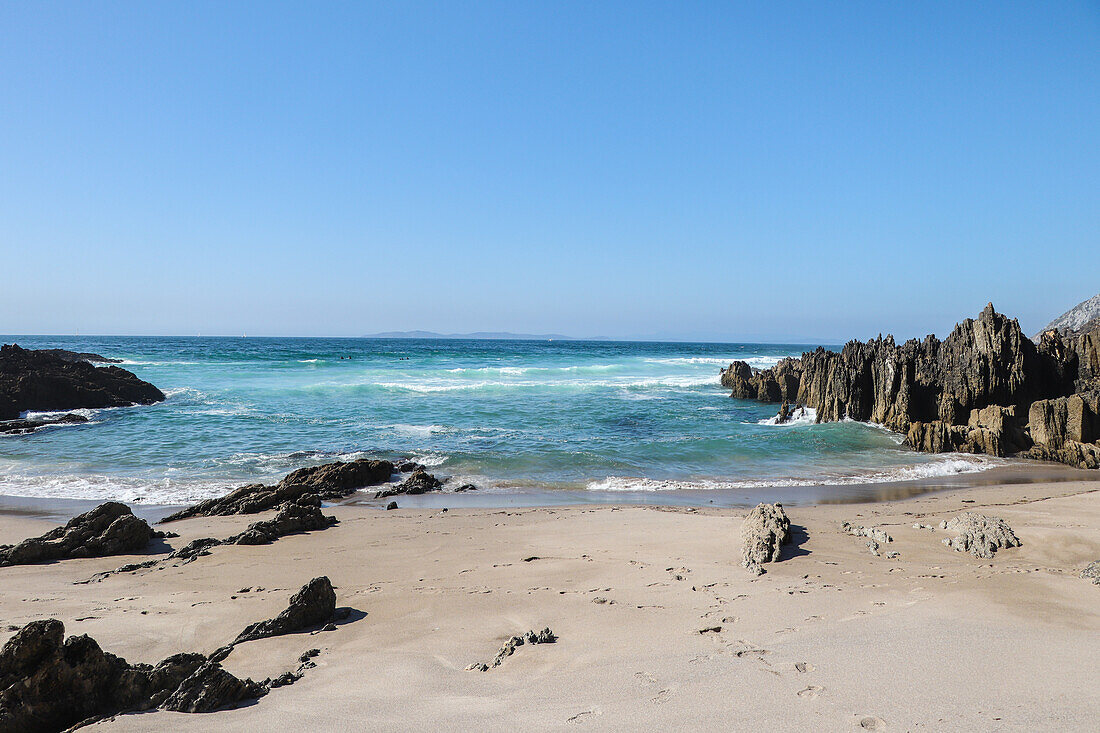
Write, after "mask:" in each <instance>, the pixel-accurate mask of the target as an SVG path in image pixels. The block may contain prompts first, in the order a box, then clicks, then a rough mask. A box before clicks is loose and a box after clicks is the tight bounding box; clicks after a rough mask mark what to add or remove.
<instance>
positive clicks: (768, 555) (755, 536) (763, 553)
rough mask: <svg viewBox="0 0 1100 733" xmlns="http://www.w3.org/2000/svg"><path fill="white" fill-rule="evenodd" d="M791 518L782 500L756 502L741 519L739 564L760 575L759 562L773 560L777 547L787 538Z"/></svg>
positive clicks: (788, 536)
mask: <svg viewBox="0 0 1100 733" xmlns="http://www.w3.org/2000/svg"><path fill="white" fill-rule="evenodd" d="M790 529H791V520H790V519H788V518H787V515H786V513H785V512H784V511H783V505H782V504H757V505H756V507H755V508H753V510H752V511H751V512H749V514H748V516H747V517H745V520H744V521H743V522H742V523H741V542H742V547H741V565H742V567H744V568H746V569H747V570H748V571H749V572H750V573H752V574H753V575H763V574H764V568H763V567H762V565H763V563H766V562H777V561H778V560H779V555H780V548H781V546H782V545H784V544H787V543H788V542H790V540H791V534H790Z"/></svg>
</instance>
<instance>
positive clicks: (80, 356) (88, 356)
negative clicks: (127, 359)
mask: <svg viewBox="0 0 1100 733" xmlns="http://www.w3.org/2000/svg"><path fill="white" fill-rule="evenodd" d="M38 353H39V354H50V355H51V356H56V357H57V358H58V359H64V360H65V361H92V362H96V363H99V364H121V363H122V359H111V358H108V357H106V356H100V355H99V354H93V353H91V352H88V351H69V350H67V349H38Z"/></svg>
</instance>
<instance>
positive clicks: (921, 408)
mask: <svg viewBox="0 0 1100 733" xmlns="http://www.w3.org/2000/svg"><path fill="white" fill-rule="evenodd" d="M721 383H722V385H723V386H725V387H727V388H729V389H730V390H731V395H730V396H731V397H734V398H738V399H752V400H757V401H761V402H776V403H781V405H780V420H782V418H783V416H784V415H789V414H791V413H792V412H793V410H792V406H794V408H793V409H798V407H800V406H803V405H804V406H806V407H809V408H812V409H813V410H814V411H815V412H816V420H817V422H833V421H838V420H843V419H852V420H857V421H860V422H871V423H877V424H880V425H883V426H885V427H886V428H888V429H890V430H893V431H896V432H899V433H902V434H904V435H905V436H906V443H907V444H908V445H909V446H911V447H913V448H915V449H917V450H921V451H925V452H929V453H944V452H963V453H981V454H988V455H993V456H1002V457H1005V456H1015V457H1020V458H1033V459H1039V460H1046V461H1055V462H1059V463H1065V464H1067V465H1070V466H1075V467H1079V468H1092V469H1095V468H1100V444H1098V443H1097V441H1098V440H1100V321H1092V322H1090V323H1089V324H1086V325H1085V326H1084V327H1083V328H1081V329H1080V330H1070V329H1063V330H1061V331H1060V330H1057V329H1051V330H1048V331H1044V332H1043V333H1042V334H1040V336H1039V338H1038V343H1035V342H1033V341H1032V340H1031V339H1029V338H1027V337H1026V336H1025V335H1024V334H1023V332H1022V331H1021V330H1020V325H1019V323H1018V322H1017V321H1016V320H1015V319H1009V318H1007V317H1006V316H1004V315H1002V314H1000V313H997V312H996V311H995V310H994V309H993V305H992V304H989V305H988V306H986V308H985V310H983V311H982V313H981V314H980V315H979V316H978V318H977V319H970V318H968V319H966V320H965V321H963V322H962V323H960V324H958V325H957V326H956V327H955V329H954V330H953V331H952V332H951V334H950V335H949V336H948V337H947V338H946V339H944V340H943V341H940V340H939V339H937V338H936V337H935V336H927V337H925V339H924V340H923V341H918V340H916V339H912V340H909V341H906V342H905V343H903V344H897V343H896V342H895V341H894V338H893V337H892V336H887V337H886V338H882V337H881V336H880V337H879V338H877V339H874V340H872V341H867V342H865V343H864V342H859V341H851V342H849V343H848V344H846V345H845V346H844V348H843V349H842V350H841V351H839V352H835V351H827V350H825V349H824V348H820V347H819V348H818V349H817V350H816V351H812V352H806V353H804V354H803V355H802V356H801V357H800V358H793V357H791V358H787V359H784V360H782V361H780V362H779V363H778V364H776V365H775V366H774V367H771V368H770V369H753V368H752V367H750V366H749V365H748V364H747V363H745V362H741V361H735V362H733V363H732V364H730V365H729V367H727V368H726V369H724V370H722V373H721Z"/></svg>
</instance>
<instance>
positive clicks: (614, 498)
mask: <svg viewBox="0 0 1100 733" xmlns="http://www.w3.org/2000/svg"><path fill="white" fill-rule="evenodd" d="M1095 480H1098V479H1097V477H1096V473H1095V472H1094V471H1089V470H1084V469H1078V468H1072V467H1069V466H1062V465H1059V464H1050V463H1043V462H1038V461H1035V462H1031V461H1028V462H1018V463H1012V464H1010V465H1004V466H993V467H991V468H987V469H984V470H981V471H974V472H970V473H960V474H952V475H947V476H936V477H931V478H921V479H913V480H910V481H883V482H872V483H862V484H861V483H851V484H812V485H807V486H779V487H774V488H772V489H769V488H766V487H759V488H753V489H751V490H749V491H751V495H748V494H746V493H745V491H746V490H743V489H668V490H653V491H600V492H596V491H587V490H570V489H544V490H539V489H481V490H479V491H470V492H463V493H456V492H448V491H442V492H429V493H426V494H420V495H401V496H397V497H392V499H396V500H397V502H398V504H399V505H400V506H401V507H402V508H418V509H442V508H448V509H460V508H466V509H505V508H549V507H591V506H652V507H670V508H675V507H682V508H689V507H694V508H705V507H717V508H731V509H742V508H751V507H752V506H755V505H756V504H757V503H760V502H766V503H769V502H775V501H777V500H779V501H780V503H783V504H784V506H791V507H794V506H797V507H808V506H819V505H830V504H842V505H850V504H876V503H888V502H897V501H903V500H905V499H908V498H913V497H918V496H922V495H925V494H934V493H943V492H951V491H959V490H967V489H976V488H981V487H987V486H998V485H1000V486H1011V485H1018V484H1034V483H1064V482H1078V481H1086V482H1087V481H1095ZM235 488H237V486H227V487H226V489H225V492H224V493H225V494H228V493H229V492H230V491H233V490H234V489H235ZM378 488H380V487H370V488H367V489H363V490H361V491H359V492H356V493H355V494H353V495H351V496H349V497H348V498H346V499H343V500H341V501H338V502H332V503H326V505H325V506H326V508H328V507H332V506H341V505H356V506H365V507H371V508H382V507H384V506H385V505H386V504H388V503H389V501H391V500H392V499H391V498H387V499H384V500H383V499H375V498H374V492H375V491H376V490H377V489H378ZM769 492H771V494H769ZM791 492H802V493H804V494H805V499H804V500H799V499H796V500H791V499H790V496H789V494H790V493H791ZM830 494H833V495H832V496H830ZM223 495H224V494H223ZM104 501H108V500H107V499H61V498H55V497H34V496H18V495H7V494H0V516H24V517H28V518H33V519H43V520H52V521H58V522H62V523H63V522H65V521H67V520H68V519H69V518H71V517H73V516H76V515H77V514H80V513H81V512H86V511H88V510H90V509H93V508H95V507H96V506H98V505H99V504H102V503H103V502H104ZM123 503H125V504H126V505H127V506H129V507H130V508H131V509H132V510H133V512H134V514H135V515H137V516H139V517H141V518H142V519H145V520H146V521H148V522H149V523H150V524H153V523H155V522H158V521H160V520H161V519H163V518H164V517H166V516H168V515H169V514H171V513H172V512H174V511H176V510H178V509H181V508H183V507H185V506H187V505H186V504H178V503H175V504H153V503H146V502H123Z"/></svg>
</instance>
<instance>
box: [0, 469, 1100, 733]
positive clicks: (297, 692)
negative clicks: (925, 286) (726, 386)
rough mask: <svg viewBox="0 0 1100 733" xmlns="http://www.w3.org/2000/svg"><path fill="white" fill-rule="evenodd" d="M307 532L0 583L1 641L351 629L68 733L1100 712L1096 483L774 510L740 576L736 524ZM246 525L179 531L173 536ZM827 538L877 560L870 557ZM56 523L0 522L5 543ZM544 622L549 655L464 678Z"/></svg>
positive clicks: (465, 512) (553, 515)
mask: <svg viewBox="0 0 1100 733" xmlns="http://www.w3.org/2000/svg"><path fill="white" fill-rule="evenodd" d="M968 510H973V511H980V512H984V513H987V514H991V515H994V516H999V517H1002V518H1004V519H1005V520H1006V521H1007V522H1008V523H1009V524H1010V525H1011V526H1012V528H1013V529H1014V530H1015V532H1016V534H1017V536H1018V537H1019V538H1020V540H1021V541H1022V546H1021V547H1018V548H1008V549H1002V550H1001V551H999V552H998V553H997V555H996V557H995V558H994V559H993V560H981V559H978V558H975V557H973V556H971V555H969V554H964V553H960V552H955V551H953V550H951V549H949V548H948V547H945V546H944V545H943V544H942V542H941V540H942V539H943V538H945V537H947V536H948V533H947V532H945V531H942V530H940V529H939V528H938V527H939V522H940V521H941V520H943V519H948V518H951V517H953V516H955V515H957V514H958V513H960V512H962V511H968ZM329 513H331V514H335V515H336V516H337V517H339V519H340V523H339V524H338V525H337V526H335V527H333V528H331V529H328V530H326V531H322V532H314V533H310V534H303V535H294V536H288V537H285V538H283V539H281V540H279V541H278V542H276V543H274V544H272V545H268V546H257V547H244V546H225V547H217V548H214V550H213V553H212V554H211V555H210V556H207V557H201V558H199V559H198V560H196V561H195V562H192V563H189V564H186V565H182V566H178V567H176V566H172V565H170V564H168V565H161V566H158V567H154V568H151V569H147V570H142V571H138V572H135V573H129V574H119V575H112V576H109V577H107V578H105V579H103V580H101V581H99V582H91V583H86V584H82V583H80V582H79V581H85V580H88V579H89V578H91V577H92V576H93V575H94V574H95V573H97V572H100V571H104V570H110V569H113V568H116V567H118V566H120V565H122V564H124V563H126V562H133V561H137V560H142V559H147V558H146V557H143V556H132V557H131V556H123V557H113V558H97V559H86V560H69V561H64V562H59V563H54V564H49V565H38V566H22V567H9V568H4V570H3V577H4V582H3V585H2V590H0V617H2V618H3V619H4V623H5V626H4V630H3V638H5V639H6V638H7V637H8V636H10V633H11V628H10V627H9V626H8V625H12V626H20V625H22V624H25V623H27V622H29V621H32V620H35V619H42V618H48V617H54V618H58V619H60V620H62V621H63V622H64V623H65V626H66V633H67V634H89V635H91V636H92V637H94V638H95V639H96V640H97V641H98V642H99V643H100V644H101V645H102V647H103V648H104V649H105V650H107V651H110V652H113V653H115V654H119V655H121V656H123V657H125V658H126V659H127V660H129V661H131V662H150V663H155V662H156V661H158V660H160V659H161V658H163V657H165V656H167V655H170V654H173V653H176V652H183V651H202V652H205V653H209V652H211V651H213V650H214V649H216V648H218V647H219V646H221V645H222V644H224V643H226V642H228V641H229V640H231V639H232V638H233V637H235V636H236V635H237V633H238V632H239V631H240V630H241V629H242V628H244V627H245V626H246V625H247V624H249V623H251V622H253V621H257V620H261V619H264V618H268V617H271V616H273V615H275V614H277V613H278V612H279V611H280V610H282V609H283V608H284V607H285V606H286V603H287V600H288V598H289V596H290V595H291V594H292V593H293V592H294V591H296V590H297V589H298V588H299V587H300V586H301V585H302V584H304V583H306V582H307V581H309V580H310V579H311V578H313V577H315V576H319V575H327V576H328V577H329V578H331V580H332V583H333V585H334V586H335V587H336V593H337V603H338V604H339V605H341V606H350V607H352V608H353V609H355V610H356V611H357V613H353V614H352V615H351V616H350V617H349V618H348V619H347V620H346V621H343V622H341V623H339V624H338V626H337V628H336V630H334V631H320V632H314V633H300V634H293V635H289V636H282V637H276V638H271V639H264V640H260V641H255V642H249V643H247V644H243V645H241V646H240V647H238V648H237V650H236V651H234V652H233V654H232V655H231V656H230V657H229V658H228V659H227V660H226V661H225V663H224V664H225V667H226V668H227V669H228V670H230V671H231V672H233V673H235V674H237V675H239V676H246V675H247V676H251V677H252V678H253V679H263V678H265V677H269V676H270V677H273V676H277V675H278V674H280V673H282V672H284V671H287V670H290V669H294V668H295V666H296V664H297V659H298V657H299V655H301V654H302V653H303V652H305V651H306V650H309V649H311V648H318V649H320V650H321V653H320V655H319V656H318V657H316V659H315V660H314V661H316V663H317V667H316V668H314V669H310V670H308V671H306V673H305V676H304V677H303V678H302V679H301V680H299V681H298V682H297V683H295V684H294V685H292V686H289V687H283V688H279V689H274V690H272V691H271V693H270V694H269V695H267V696H266V697H264V698H262V699H260V700H259V701H257V702H255V703H250V704H248V705H246V706H244V707H241V708H238V709H235V710H225V711H221V712H217V713H212V714H205V715H186V714H179V713H172V712H164V711H158V712H149V713H141V714H129V715H121V716H118V717H116V718H114V719H110V720H107V721H103V722H100V723H98V724H96V725H94V726H92V727H91V728H89V730H97V731H98V730H103V731H143V730H153V729H159V730H166V729H167V730H181V731H186V730H194V731H210V730H219V731H220V730H227V731H229V730H232V731H254V730H303V729H314V730H409V729H421V730H426V729H434V730H459V729H478V730H502V731H503V730H553V729H567V730H571V729H574V728H575V729H578V730H579V729H585V728H587V729H592V730H643V729H658V728H666V729H672V730H686V729H694V730H761V729H766V730H859V729H870V730H892V731H907V730H935V731H947V730H960V731H961V730H991V731H992V730H1005V731H1008V730H1013V731H1015V730H1019V731H1024V730H1029V731H1030V730H1039V729H1042V730H1052V729H1057V730H1089V729H1092V726H1093V725H1094V724H1095V721H1096V720H1097V719H1100V698H1097V696H1096V689H1095V683H1096V680H1097V679H1100V633H1098V632H1100V607H1098V605H1097V599H1098V598H1100V595H1098V594H1100V588H1098V587H1097V586H1095V585H1093V584H1092V583H1090V582H1089V581H1087V580H1084V579H1082V578H1080V577H1079V574H1080V571H1081V570H1082V569H1083V568H1084V567H1085V566H1086V565H1087V564H1088V563H1089V562H1092V561H1094V560H1096V559H1098V558H1100V482H1097V481H1074V482H1057V483H1031V484H1016V485H1000V486H985V487H978V488H969V489H957V490H950V491H944V492H938V493H934V494H926V495H922V496H918V497H915V498H909V499H904V500H900V501H895V502H887V503H876V504H843V505H821V506H807V507H788V514H789V516H790V517H791V521H792V523H793V529H794V536H795V542H794V544H793V545H791V546H788V547H787V548H786V549H785V550H784V554H783V559H782V561H781V562H778V563H772V564H769V565H767V573H766V574H765V575H763V576H760V577H754V576H752V575H751V574H750V573H748V572H747V571H746V570H745V569H744V568H742V567H741V566H740V534H739V532H740V524H741V519H742V517H743V516H744V515H745V513H746V511H745V510H743V509H705V508H704V509H691V508H673V507H640V506H599V507H592V506H586V507H553V508H524V509H506V510H505V509H488V508H469V509H453V508H452V509H450V510H449V511H443V510H442V509H438V508H417V509H398V510H396V511H388V512H387V511H381V510H379V509H378V508H376V507H372V506H364V505H361V504H360V505H355V504H348V505H339V506H334V507H332V508H331V509H330V510H329ZM266 516H267V515H261V518H262V517H266ZM256 519H257V517H256V516H251V517H241V516H237V517H219V518H201V519H191V520H185V521H181V522H176V523H174V524H172V525H170V528H171V529H172V530H174V531H176V532H179V533H180V535H181V536H180V537H179V538H176V539H171V540H168V543H169V544H170V545H171V546H173V547H180V546H182V545H183V544H184V543H186V542H187V541H189V540H191V539H194V538H198V537H205V536H214V537H222V536H227V535H229V534H232V533H234V532H237V531H240V530H241V529H243V528H244V527H245V526H246V525H247V524H248V523H250V522H252V521H255V520H256ZM843 521H850V522H853V523H854V524H860V525H866V526H875V527H881V528H883V529H885V530H886V531H887V532H888V533H889V534H890V535H891V536H892V537H893V542H891V543H889V544H888V545H886V546H884V548H883V551H884V552H883V556H878V557H876V556H873V555H871V554H870V553H869V551H868V549H867V547H866V546H865V544H866V541H865V540H863V539H861V538H857V537H853V536H850V535H848V534H845V533H843V532H842V531H841V530H840V524H841V523H842V522H843ZM914 524H927V525H932V526H934V527H936V529H934V530H930V529H914V528H913V525H914ZM53 526H56V525H55V522H53V521H50V520H46V519H41V518H34V517H31V516H28V515H27V513H26V512H23V513H8V514H5V515H2V516H0V544H3V543H11V542H16V541H19V540H21V539H23V538H25V537H28V536H31V535H36V534H39V533H41V532H44V531H46V530H48V529H50V528H51V527H53ZM886 551H890V552H898V553H900V555H899V556H897V557H896V558H892V559H888V558H887V557H885V556H884V555H885V552H886ZM245 589H249V590H247V591H246V590H245ZM544 627H550V628H551V629H552V630H553V632H554V633H555V634H556V635H557V637H558V641H557V642H556V643H554V644H540V645H537V646H531V645H526V646H522V647H520V648H518V649H517V650H516V652H515V654H514V655H512V656H510V657H508V658H506V659H505V660H504V661H503V663H502V664H501V665H500V666H499V667H496V668H492V669H490V670H489V671H487V672H481V671H468V670H467V669H466V668H467V666H468V665H470V664H471V663H474V662H491V661H492V659H493V657H494V656H495V654H496V653H497V650H498V649H499V648H500V646H501V644H502V643H503V642H504V641H505V640H507V639H508V637H510V636H511V635H513V634H522V633H524V632H526V631H528V630H536V631H537V630H539V629H542V628H544Z"/></svg>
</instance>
